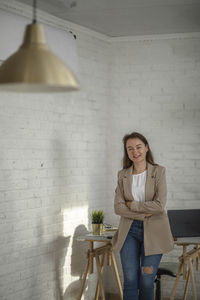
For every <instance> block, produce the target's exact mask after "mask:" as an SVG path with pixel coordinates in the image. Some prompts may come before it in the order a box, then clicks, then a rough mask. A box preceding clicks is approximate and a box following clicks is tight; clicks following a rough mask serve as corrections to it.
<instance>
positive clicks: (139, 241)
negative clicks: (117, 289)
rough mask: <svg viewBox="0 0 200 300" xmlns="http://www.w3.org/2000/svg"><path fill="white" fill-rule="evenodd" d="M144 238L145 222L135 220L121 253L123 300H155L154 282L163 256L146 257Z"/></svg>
mask: <svg viewBox="0 0 200 300" xmlns="http://www.w3.org/2000/svg"><path fill="white" fill-rule="evenodd" d="M143 236H144V234H143V221H139V220H134V221H133V223H132V225H131V228H130V230H129V232H128V235H127V237H126V240H125V242H124V245H123V247H122V249H121V251H120V257H121V263H122V269H123V273H124V289H123V300H153V299H154V280H155V276H156V273H157V269H158V266H159V263H160V260H161V258H162V254H155V255H149V256H145V255H144V238H143ZM145 267H147V268H145Z"/></svg>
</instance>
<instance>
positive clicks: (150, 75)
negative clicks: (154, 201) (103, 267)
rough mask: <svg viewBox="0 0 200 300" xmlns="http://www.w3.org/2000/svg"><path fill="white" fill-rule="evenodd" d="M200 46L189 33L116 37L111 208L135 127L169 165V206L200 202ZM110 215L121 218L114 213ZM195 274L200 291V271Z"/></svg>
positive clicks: (168, 257) (111, 108) (110, 140)
mask: <svg viewBox="0 0 200 300" xmlns="http://www.w3.org/2000/svg"><path fill="white" fill-rule="evenodd" d="M199 46H200V39H189V38H188V39H178V38H177V39H162V38H161V39H160V40H152V41H151V40H148V41H147V40H146V41H145V40H144V41H126V42H121V41H119V42H113V43H112V45H111V48H112V66H111V74H112V81H111V95H112V97H110V98H111V99H110V102H109V115H110V116H112V117H110V118H108V138H107V145H108V148H107V149H108V157H109V160H108V168H109V170H108V198H109V199H110V201H108V202H107V203H108V207H107V211H110V212H111V211H112V206H113V204H112V201H113V197H114V193H113V192H114V188H115V186H116V174H117V170H118V169H120V168H121V160H122V156H123V152H122V142H121V140H122V137H123V135H124V134H126V133H130V132H132V131H139V132H141V133H143V134H144V135H145V136H146V137H147V139H148V140H149V142H150V145H151V147H152V150H153V153H154V156H155V161H156V162H158V163H160V164H161V165H164V166H165V167H166V168H167V183H168V206H167V207H168V208H199V206H200V185H199V178H200V167H199V166H200V164H199V161H200V151H199V150H200V121H199V112H200V85H199V80H200V64H199V62H200V52H199V50H198V49H199ZM109 218H110V221H111V222H114V223H117V222H118V218H116V217H113V216H112V213H110V215H109ZM178 255H180V250H179V248H178V247H176V248H175V250H174V251H173V252H171V253H170V254H167V255H166V256H164V257H163V260H174V261H176V260H177V256H178ZM195 275H196V281H197V282H196V283H197V291H198V297H200V294H199V291H200V274H199V273H196V274H195ZM121 277H122V276H121ZM171 284H172V280H169V279H168V278H165V280H164V288H163V290H164V294H163V296H164V297H165V296H169V293H170V288H169V287H170V286H171ZM109 286H111V285H110V284H109ZM110 289H111V288H110ZM113 289H114V283H113ZM182 292H183V282H181V284H180V285H179V288H178V291H177V295H178V296H179V297H181V295H182ZM190 296H191V291H190Z"/></svg>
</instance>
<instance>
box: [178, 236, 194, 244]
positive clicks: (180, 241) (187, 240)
mask: <svg viewBox="0 0 200 300" xmlns="http://www.w3.org/2000/svg"><path fill="white" fill-rule="evenodd" d="M175 244H176V245H179V244H191V245H197V244H200V237H184V238H177V240H176V241H175Z"/></svg>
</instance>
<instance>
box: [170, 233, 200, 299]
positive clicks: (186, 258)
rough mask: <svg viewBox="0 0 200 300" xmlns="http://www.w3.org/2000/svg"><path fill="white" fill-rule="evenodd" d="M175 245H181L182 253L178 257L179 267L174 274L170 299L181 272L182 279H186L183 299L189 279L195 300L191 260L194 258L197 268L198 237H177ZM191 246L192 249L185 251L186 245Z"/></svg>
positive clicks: (199, 253) (198, 256)
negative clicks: (174, 278) (175, 274)
mask: <svg viewBox="0 0 200 300" xmlns="http://www.w3.org/2000/svg"><path fill="white" fill-rule="evenodd" d="M175 244H176V245H177V246H182V255H181V256H180V257H179V269H178V273H177V276H176V280H175V283H174V286H173V289H172V293H171V296H170V300H174V297H175V293H176V288H177V286H178V282H179V279H180V276H181V274H183V279H184V280H186V282H185V288H184V295H183V300H186V298H187V292H188V286H189V281H190V280H191V283H192V293H193V299H194V300H197V294H196V287H195V278H194V271H193V261H194V260H196V270H198V269H199V260H200V237H197V238H196V237H194V238H178V239H177V241H175ZM191 245H192V246H193V249H192V250H190V251H187V247H188V246H191Z"/></svg>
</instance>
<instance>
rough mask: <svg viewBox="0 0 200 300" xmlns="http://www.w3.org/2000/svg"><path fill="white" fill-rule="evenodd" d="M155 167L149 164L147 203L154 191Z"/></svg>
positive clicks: (146, 189)
mask: <svg viewBox="0 0 200 300" xmlns="http://www.w3.org/2000/svg"><path fill="white" fill-rule="evenodd" d="M154 170H155V167H154V166H153V165H151V164H149V163H147V177H146V184H145V201H147V199H149V198H151V194H152V192H153V189H154V183H155V174H154Z"/></svg>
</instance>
